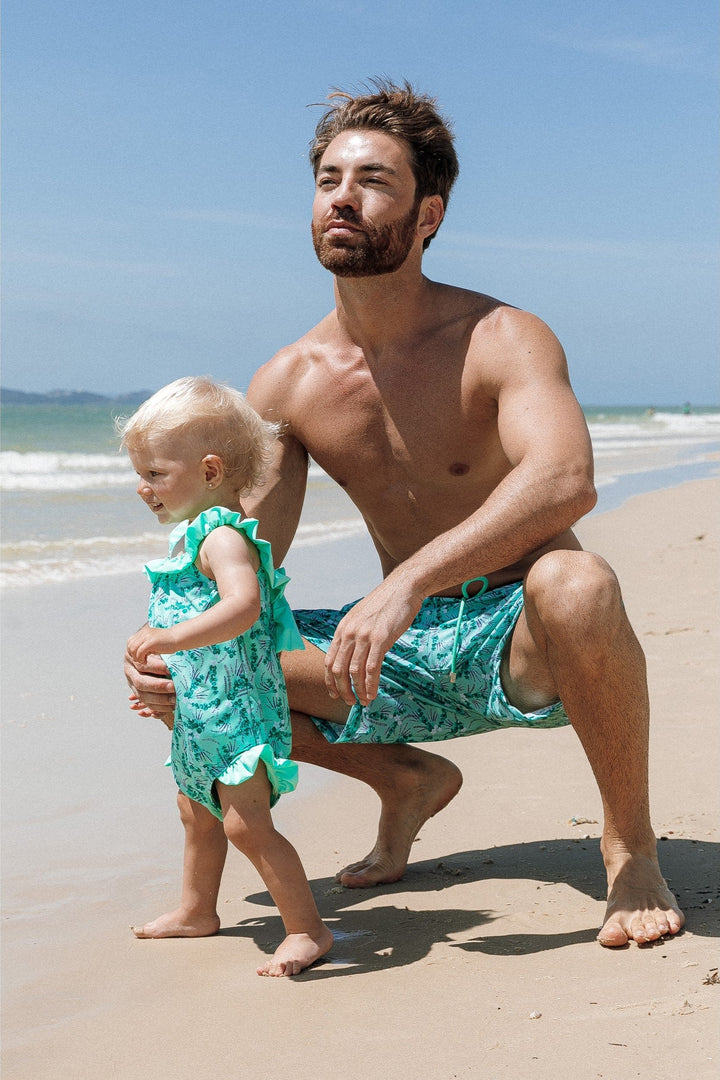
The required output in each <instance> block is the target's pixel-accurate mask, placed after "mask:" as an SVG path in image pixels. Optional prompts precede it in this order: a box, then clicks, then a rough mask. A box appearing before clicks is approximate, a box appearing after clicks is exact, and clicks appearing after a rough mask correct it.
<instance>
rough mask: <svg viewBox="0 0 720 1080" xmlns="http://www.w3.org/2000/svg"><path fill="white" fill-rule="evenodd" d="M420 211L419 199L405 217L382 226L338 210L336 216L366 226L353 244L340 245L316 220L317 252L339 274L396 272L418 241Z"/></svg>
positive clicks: (365, 275)
mask: <svg viewBox="0 0 720 1080" xmlns="http://www.w3.org/2000/svg"><path fill="white" fill-rule="evenodd" d="M418 210H419V202H415V203H413V205H412V207H411V209H410V210H409V211H408V213H407V214H406V215H405V216H404V217H401V218H398V220H397V221H393V222H390V224H388V225H378V226H376V225H373V224H372V223H371V222H363V221H360V220H356V218H355V215H354V214H352V213H349V212H347V211H346V212H345V213H336V214H335V218H342V219H343V220H345V221H347V222H348V224H349V225H359V226H361V227H362V230H363V231H362V233H357V234H356V235H355V240H354V243H353V245H352V247H350V246H347V247H346V246H345V245H343V244H336V243H335V242H334V241H333V240H331V239H330V238H328V237H327V236H326V235H325V233H324V232H323V228H322V226H321V225H318V224H316V223H315V222H314V221H313V223H312V237H313V244H314V246H315V254H316V255H317V257H318V259H319V260H320V262H321V263H322V265H323V266H324V267H325V269H326V270H329V271H330V272H331V273H333V274H335V275H336V276H337V277H375V276H377V275H379V274H392V273H393V272H394V271H395V270H399V269H400V267H401V266H402V264H403V263H404V262H405V260H406V259H407V257H408V255H409V254H410V250H411V248H412V246H413V243H414V242H415V237H416V235H417V232H416V230H417V221H418Z"/></svg>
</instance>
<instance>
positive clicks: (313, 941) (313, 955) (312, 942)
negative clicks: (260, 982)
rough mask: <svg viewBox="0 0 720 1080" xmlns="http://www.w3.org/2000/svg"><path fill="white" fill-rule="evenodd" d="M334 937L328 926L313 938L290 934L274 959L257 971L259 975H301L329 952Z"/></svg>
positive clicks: (277, 950) (276, 951)
mask: <svg viewBox="0 0 720 1080" xmlns="http://www.w3.org/2000/svg"><path fill="white" fill-rule="evenodd" d="M332 943H333V936H332V933H331V931H330V930H328V928H327V926H325V925H324V924H323V927H322V930H321V931H320V932H319V933H318V934H317V936H313V935H311V934H288V936H287V937H286V938H285V940H284V941H283V942H282V944H281V945H279V946H278V948H277V949H276V950H275V953H274V954H273V956H272V958H271V959H270V960H268V962H267V963H266V964H264V965H263V967H259V968H258V969H257V973H258V975H271V976H275V977H279V976H282V975H299V974H300V972H301V971H303V970H304V969H305V968H308V967H310V965H311V964H315V963H317V961H318V960H320V959H321V958H322V957H323V956H325V953H326V952H328V951H329V949H330V947H331V946H332Z"/></svg>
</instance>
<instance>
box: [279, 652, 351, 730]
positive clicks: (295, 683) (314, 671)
mask: <svg viewBox="0 0 720 1080" xmlns="http://www.w3.org/2000/svg"><path fill="white" fill-rule="evenodd" d="M280 663H281V665H282V670H283V675H284V676H285V685H286V686H287V693H288V700H289V702H290V708H291V709H293V710H294V711H295V712H302V713H306V714H307V715H308V716H318V717H320V718H321V719H322V720H329V721H331V722H332V723H335V724H341V725H342V724H344V723H345V721H346V720H347V718H348V714H349V712H350V706H349V705H346V704H345V702H344V701H342V700H341V699H340V698H331V697H330V695H329V694H328V692H327V687H326V686H325V653H324V652H323V651H322V649H318V647H317V645H311V644H310V642H309V641H306V642H305V648H304V649H295V650H293V651H292V652H284V653H282V654H281V656H280Z"/></svg>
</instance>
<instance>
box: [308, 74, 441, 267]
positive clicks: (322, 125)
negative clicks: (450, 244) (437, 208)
mask: <svg viewBox="0 0 720 1080" xmlns="http://www.w3.org/2000/svg"><path fill="white" fill-rule="evenodd" d="M371 83H372V86H373V87H374V88H375V93H367V94H360V95H357V96H355V97H353V95H352V94H348V93H346V92H345V91H343V90H333V91H332V93H330V94H329V95H328V100H329V101H331V102H332V105H331V106H330V108H329V109H328V110H327V111H326V112H325V114H324V115H323V116H322V118H321V120H320V122H319V123H318V125H317V127H316V129H315V137H314V139H313V140H312V142H311V144H310V163H311V165H312V168H313V174H314V175H315V176H317V174H318V170H319V168H320V159H321V158H322V156H323V154H324V153H325V151H326V150H327V148H328V146H329V145H330V143H331V142H332V140H333V139H334V138H335V137H336V136H337V135H339V134H340V133H341V132H343V131H349V130H351V129H356V128H365V129H369V130H372V131H383V132H385V134H386V135H394V136H395V138H397V139H403V140H404V141H405V142H406V143H407V144H408V146H409V147H410V161H411V165H412V170H413V173H414V175H415V183H416V192H415V194H416V198H417V200H418V201H419V200H420V199H424V198H425V196H426V195H439V196H440V198H441V199H442V201H443V206H444V207H445V209H447V204H448V201H449V199H450V192H451V190H452V186H453V184H454V183H455V180H456V178H457V174H458V170H459V165H458V159H457V154H456V153H455V147H454V145H453V134H452V130H451V127H450V123H449V121H448V120H446V119H444V118H443V117H442V116H441V115H440V113H439V112H438V109H437V102H436V101H435V99H434V98H431V97H428V96H427V95H426V94H418V93H416V92H415V91H414V90H413V88H412V86H411V85H410V84H409V83H408V82H405V83H404V84H403V86H401V87H400V86H396V85H395V84H394V83H392V82H389V81H388V80H386V79H372V80H371ZM436 231H437V230H436ZM433 235H434V234H433ZM431 239H432V237H431V236H430V237H427V239H426V240H425V243H424V245H423V246H424V247H427V246H428V244H429V243H430V241H431Z"/></svg>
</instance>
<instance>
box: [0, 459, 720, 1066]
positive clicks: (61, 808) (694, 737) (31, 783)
mask: <svg viewBox="0 0 720 1080" xmlns="http://www.w3.org/2000/svg"><path fill="white" fill-rule="evenodd" d="M719 491H720V480H718V479H710V480H702V481H697V482H693V483H689V484H685V485H683V486H681V487H676V488H672V489H668V490H664V491H660V492H656V493H653V494H648V495H643V496H640V497H637V498H635V499H632V500H630V501H629V502H628V503H627V504H625V505H624V506H623V507H622V508H621V509H619V510H616V511H612V512H609V513H606V514H603V515H593V516H591V517H590V518H588V519H586V520H585V521H584V522H583V523H582V524H581V526H580V527H579V529H578V532H579V534H580V536H581V538H582V540H583V542H584V544H585V545H586V546H587V547H589V548H592V549H593V550H596V551H599V552H601V553H602V554H603V555H605V556H606V557H607V558H608V559H609V560H610V562H611V563H612V564H613V566H614V567H615V568H616V570H617V572H618V575H619V577H620V580H621V583H622V585H623V591H624V595H625V599H626V604H627V607H628V609H629V612H630V615H631V618H632V620H633V623H634V625H635V628H636V630H637V632H638V635H639V637H640V640H641V642H642V644H643V646H644V648H645V650H646V653H647V657H648V664H649V678H650V686H651V694H652V706H653V726H652V746H651V793H652V804H653V820H654V824H655V827H656V830H657V832H658V835H659V836H661V837H662V839H661V841H660V853H661V859H662V865H663V868H664V871H665V873H666V875H667V877H668V878H669V879H670V882H671V885H672V887H673V888H674V889H675V890H676V892H677V894H678V897H679V899H680V901H681V904H682V906H683V907H684V909H685V911H686V913H687V917H688V926H687V929H686V931H685V932H684V933H683V934H682V935H680V936H679V937H677V938H676V939H675V940H670V941H664V942H661V943H658V944H656V945H655V946H651V947H642V948H638V947H637V946H634V945H633V946H630V947H627V948H625V949H620V950H606V949H603V948H601V947H600V946H599V945H598V944H597V943H596V942H595V941H594V938H595V934H596V932H597V928H598V926H599V924H600V922H601V919H602V914H603V910H604V903H603V896H604V881H603V871H602V866H601V860H600V855H599V850H598V836H599V830H600V825H599V820H600V804H599V798H598V795H597V791H596V788H595V784H594V781H593V779H592V776H591V774H590V770H589V767H588V765H587V763H586V761H585V758H584V756H583V754H582V752H581V750H580V747H579V744H578V742H577V740H576V737H575V735H574V733H573V732H572V731H571V730H569V729H563V730H560V731H550V732H535V733H533V732H528V731H500V732H495V733H492V734H489V735H486V736H484V737H476V738H473V739H465V740H462V741H457V742H450V743H445V744H444V746H443V747H438V746H437V745H436V746H435V749H436V750H437V749H440V750H441V751H442V752H443V753H444V754H446V755H447V756H448V757H451V758H452V759H453V760H454V761H456V762H457V763H458V764H459V765H460V766H461V768H462V770H463V772H464V775H465V784H464V787H463V788H462V791H461V792H460V794H459V795H458V797H457V798H456V799H455V800H454V801H453V802H452V803H451V804H450V806H449V807H448V808H447V809H446V810H445V811H443V812H442V813H441V814H440V815H438V816H437V817H436V818H434V819H432V820H431V821H430V822H428V824H427V825H426V826H425V828H424V829H423V830H422V832H421V834H420V836H419V838H418V839H417V841H416V842H415V845H414V848H413V862H412V865H411V867H410V868H409V870H408V873H407V875H406V876H405V878H404V879H403V881H401V882H398V883H397V884H395V885H391V886H384V887H381V888H376V889H372V890H367V891H350V890H343V889H340V888H338V887H337V886H335V884H334V882H333V875H334V874H335V872H336V871H337V870H338V869H339V868H340V867H341V866H343V865H344V864H345V863H346V862H349V861H350V860H351V859H354V858H356V857H359V856H361V855H364V854H365V852H366V850H368V849H369V848H370V847H371V845H372V841H373V838H374V829H375V824H376V815H377V800H376V798H375V796H374V795H373V794H372V792H370V791H369V790H367V789H365V788H364V787H363V786H362V785H360V784H358V783H356V782H353V781H350V780H344V779H337V778H333V777H329V776H328V775H327V774H325V773H321V772H319V771H318V770H312V769H305V768H303V769H302V772H301V783H300V787H299V789H298V791H297V793H296V794H294V795H291V796H287V797H285V798H283V799H281V800H280V803H279V805H278V807H277V808H276V811H275V818H276V821H277V823H278V827H279V828H280V829H281V830H282V831H283V832H284V833H285V834H286V835H287V836H288V837H289V838H290V839H291V840H292V841H293V843H294V844H295V845H296V846H297V848H298V850H299V852H300V854H301V856H302V858H303V861H304V864H305V867H306V870H307V872H308V876H309V878H310V880H311V884H312V887H313V890H314V893H315V896H316V898H317V901H318V905H319V907H320V910H321V913H322V915H323V916H324V917H325V918H326V920H327V921H328V922H329V924H330V925H331V926H332V928H333V929H334V931H335V933H336V935H337V942H336V944H335V946H334V947H333V950H332V952H331V954H330V957H329V959H328V961H327V962H325V963H324V964H322V965H320V966H318V967H316V968H314V969H311V970H310V971H308V972H306V973H304V974H303V975H301V976H299V977H298V978H296V979H260V978H258V977H257V976H256V975H255V967H256V965H257V963H258V961H259V960H261V958H262V956H263V954H264V953H267V952H271V951H272V948H273V945H274V943H277V942H278V941H279V940H280V938H281V936H282V929H281V924H280V921H279V918H278V916H277V914H276V912H275V910H274V908H273V907H272V905H271V904H270V901H269V897H268V896H267V894H266V893H265V892H264V889H263V886H262V883H261V881H260V880H259V878H258V877H257V875H256V874H255V871H254V870H253V869H252V867H251V866H250V864H249V863H247V862H246V861H245V860H244V859H243V858H242V857H241V856H240V855H239V854H238V853H236V852H231V853H230V856H229V859H228V865H227V869H226V872H225V877H224V879H223V887H222V891H221V898H220V913H221V918H222V930H221V932H220V934H219V935H218V936H216V937H214V938H208V939H202V940H193V941H182V940H174V941H138V940H136V939H135V938H134V937H133V935H132V933H131V931H130V925H131V924H133V923H141V922H144V921H146V920H148V919H150V918H152V917H154V916H156V915H158V914H160V913H161V912H162V911H165V910H168V909H169V908H170V907H171V906H174V905H175V902H176V900H177V897H178V892H179V880H180V858H181V844H182V837H181V830H180V826H179V823H178V820H177V813H176V810H175V805H174V785H173V781H172V777H171V775H170V772H169V770H167V769H163V767H162V762H163V761H164V758H165V755H166V752H167V747H168V734H167V732H166V730H165V728H164V727H163V726H162V725H161V724H160V723H159V722H153V721H150V720H144V719H141V718H139V717H137V716H135V715H134V714H133V713H131V712H130V711H128V710H127V708H126V693H127V692H126V688H125V684H124V681H123V679H122V675H121V671H120V666H121V665H120V659H121V655H122V648H123V644H124V641H125V639H126V637H127V636H128V634H129V633H130V632H132V630H134V629H135V628H136V626H137V625H138V624H139V623H140V622H141V621H142V613H143V611H144V609H145V604H146V596H147V590H146V585H145V581H144V578H143V576H142V575H141V574H140V573H138V574H137V576H134V577H132V578H129V577H125V576H122V577H108V578H97V579H93V580H88V581H87V582H85V583H84V584H82V585H78V584H71V583H70V584H67V585H65V584H59V585H54V586H50V587H46V588H42V589H41V588H27V589H18V590H13V591H11V592H9V593H8V594H7V596H6V598H5V601H4V614H3V619H4V634H3V638H4V649H3V667H4V692H3V697H4V707H3V801H4V813H3V835H4V842H3V870H4V889H3V892H4V922H3V931H4V932H3V984H4V988H3V1028H4V1030H3V1062H4V1071H3V1075H4V1076H5V1077H7V1080H66V1078H67V1080H85V1078H87V1080H104V1078H113V1080H144V1078H146V1077H157V1078H159V1080H206V1078H207V1080H209V1078H211V1077H212V1078H215V1077H218V1076H226V1077H233V1078H234V1077H238V1078H240V1077H242V1078H244V1080H266V1078H273V1080H284V1078H290V1077H293V1078H300V1080H303V1078H311V1077H312V1078H316V1080H326V1078H328V1080H329V1078H330V1077H335V1076H337V1075H345V1076H351V1077H354V1076H367V1075H369V1076H383V1077H385V1078H387V1080H407V1077H408V1076H410V1075H414V1076H418V1077H422V1078H423V1080H451V1078H455V1077H457V1078H464V1077H488V1078H492V1080H497V1078H512V1080H520V1078H525V1077H533V1078H541V1080H550V1078H551V1077H552V1078H553V1080H555V1078H556V1077H557V1076H567V1077H572V1078H573V1080H595V1078H600V1077H602V1078H606V1080H630V1078H636V1077H642V1078H648V1080H650V1078H652V1080H670V1078H671V1077H672V1078H673V1080H675V1078H676V1077H677V1076H683V1077H684V1076H688V1077H692V1078H693V1080H704V1078H706V1077H707V1078H710V1077H713V1078H714V1077H715V1076H716V1075H717V1053H716V1051H717V1032H718V1027H717V1014H718V1009H717V1005H718V1000H719V999H720V985H716V984H715V981H714V978H713V973H714V975H715V978H716V977H717V965H718V951H717V946H718V916H719V913H720V903H719V901H718V896H717V889H716V886H717V880H718V858H717V856H718V830H717V824H718V821H717V809H718V805H717V778H718V735H717V715H718V709H717V690H718V686H717V647H718V622H717V610H718V604H717V599H718V596H717V594H718V561H717V557H718V538H719V531H720V530H719V529H718V513H717V508H718V492H719ZM341 552H342V555H341ZM310 566H313V567H314V568H315V570H314V574H315V578H314V579H313V577H312V574H309V573H308V574H306V575H305V577H304V580H303V583H302V584H299V586H298V585H296V583H295V582H294V583H293V585H294V587H296V590H297V591H296V594H295V595H294V596H291V599H294V600H295V602H297V603H301V604H303V603H304V604H309V603H311V602H313V600H314V599H315V595H314V592H313V590H314V588H315V585H316V584H317V583H318V582H320V581H321V580H322V582H323V584H324V587H325V588H326V589H328V588H329V590H330V592H332V591H333V590H335V589H336V591H337V594H338V595H337V599H338V600H339V599H340V598H348V597H349V596H350V595H351V594H352V592H353V588H354V587H355V586H357V590H356V591H357V593H360V592H361V591H362V590H363V589H364V587H365V586H366V582H367V583H369V584H372V581H373V580H375V579H376V575H377V571H376V568H375V564H374V561H373V559H372V557H371V555H370V553H369V548H368V547H367V545H366V544H364V542H360V541H354V542H353V544H352V545H351V551H350V554H349V556H348V552H347V549H346V548H335V547H332V546H330V545H328V546H327V547H322V546H320V547H318V548H314V549H310V550H308V551H306V552H304V553H303V555H302V559H301V560H300V563H299V564H297V563H296V564H295V565H293V559H292V558H291V559H289V560H288V568H289V569H291V572H294V573H295V574H296V575H297V574H298V569H299V570H300V571H303V567H305V568H306V569H307V568H308V567H310ZM333 567H336V573H335V574H333ZM349 567H350V568H351V571H350V577H351V580H350V581H349V582H348V580H347V578H348V568H349ZM343 575H344V576H345V579H346V580H345V581H343V580H342V577H343ZM296 580H297V579H296ZM328 582H330V583H331V584H330V585H328ZM332 582H336V583H337V584H332ZM322 602H329V601H328V598H327V596H323V597H322ZM711 901H713V902H711Z"/></svg>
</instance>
